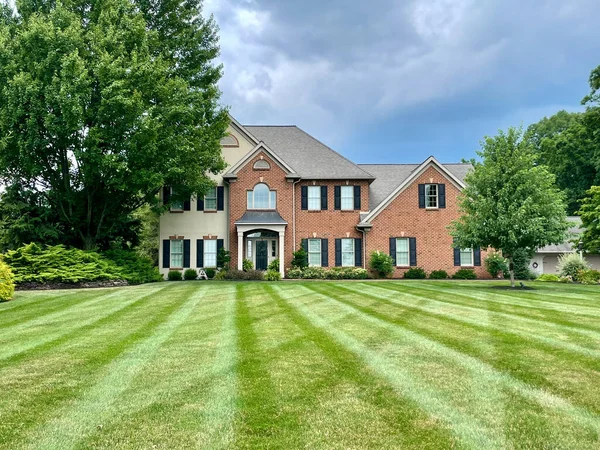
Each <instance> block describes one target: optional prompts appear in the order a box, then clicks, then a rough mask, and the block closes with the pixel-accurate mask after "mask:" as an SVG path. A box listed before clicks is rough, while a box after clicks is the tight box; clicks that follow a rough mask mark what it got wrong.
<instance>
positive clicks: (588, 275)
mask: <svg viewBox="0 0 600 450" xmlns="http://www.w3.org/2000/svg"><path fill="white" fill-rule="evenodd" d="M577 280H578V281H579V282H580V283H583V284H598V282H600V271H598V270H593V269H589V270H580V271H579V273H578V274H577Z"/></svg>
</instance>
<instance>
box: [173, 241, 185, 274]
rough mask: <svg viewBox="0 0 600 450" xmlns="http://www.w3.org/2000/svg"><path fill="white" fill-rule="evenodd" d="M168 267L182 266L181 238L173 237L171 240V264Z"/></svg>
mask: <svg viewBox="0 0 600 450" xmlns="http://www.w3.org/2000/svg"><path fill="white" fill-rule="evenodd" d="M170 267H177V268H179V267H183V240H182V239H173V240H171V266H170Z"/></svg>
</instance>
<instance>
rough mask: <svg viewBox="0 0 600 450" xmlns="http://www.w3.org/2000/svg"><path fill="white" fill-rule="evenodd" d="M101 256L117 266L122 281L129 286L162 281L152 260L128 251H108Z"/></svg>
mask: <svg viewBox="0 0 600 450" xmlns="http://www.w3.org/2000/svg"><path fill="white" fill-rule="evenodd" d="M102 255H103V256H105V257H106V258H108V259H109V260H111V261H112V262H114V263H115V264H116V265H117V266H118V271H119V273H120V274H121V276H122V277H123V279H124V280H127V281H128V282H129V283H131V284H141V283H151V282H153V281H162V279H163V277H162V275H161V274H160V272H159V271H158V267H156V266H155V265H154V263H153V262H152V260H151V259H150V258H148V257H145V256H140V254H139V253H137V252H134V251H130V250H108V251H106V252H104V253H102Z"/></svg>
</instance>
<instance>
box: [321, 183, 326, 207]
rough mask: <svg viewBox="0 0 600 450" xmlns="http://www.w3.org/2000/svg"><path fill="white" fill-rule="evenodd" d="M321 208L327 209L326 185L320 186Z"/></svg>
mask: <svg viewBox="0 0 600 450" xmlns="http://www.w3.org/2000/svg"><path fill="white" fill-rule="evenodd" d="M321 210H323V211H325V210H327V186H321Z"/></svg>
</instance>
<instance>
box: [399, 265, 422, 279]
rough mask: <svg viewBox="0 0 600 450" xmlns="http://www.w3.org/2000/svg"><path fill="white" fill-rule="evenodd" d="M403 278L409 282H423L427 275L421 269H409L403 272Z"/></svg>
mask: <svg viewBox="0 0 600 450" xmlns="http://www.w3.org/2000/svg"><path fill="white" fill-rule="evenodd" d="M404 278H406V279H409V280H424V279H425V278H427V273H425V270H424V269H423V268H421V267H411V268H410V269H408V270H407V271H406V272H404Z"/></svg>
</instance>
